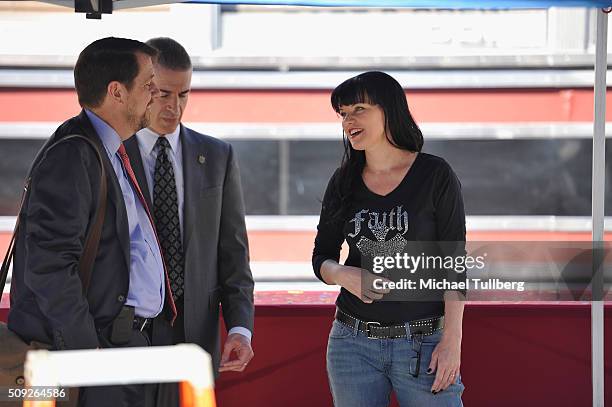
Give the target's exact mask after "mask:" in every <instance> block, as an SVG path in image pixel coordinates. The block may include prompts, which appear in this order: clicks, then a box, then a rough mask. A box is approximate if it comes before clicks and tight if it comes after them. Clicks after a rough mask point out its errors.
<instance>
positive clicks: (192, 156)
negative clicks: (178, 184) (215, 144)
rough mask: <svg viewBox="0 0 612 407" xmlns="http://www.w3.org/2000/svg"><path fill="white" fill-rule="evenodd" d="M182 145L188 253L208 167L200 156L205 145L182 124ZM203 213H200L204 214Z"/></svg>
mask: <svg viewBox="0 0 612 407" xmlns="http://www.w3.org/2000/svg"><path fill="white" fill-rule="evenodd" d="M180 137H181V145H182V153H183V177H184V180H183V182H184V187H185V196H184V201H183V202H184V204H183V207H184V213H183V224H184V228H185V230H184V236H183V251H184V253H187V252H188V250H189V241H190V238H191V235H192V233H193V228H194V224H195V219H196V217H195V214H194V212H195V211H196V210H197V207H198V206H197V202H198V200H199V199H200V190H201V189H202V182H203V174H204V173H205V170H206V168H205V167H203V166H205V165H206V163H205V162H204V163H200V161H199V157H200V156H204V149H203V147H202V146H201V145H200V144H199V143H198V142H197V139H196V138H195V136H194V135H193V134H192V133H191V131H190V130H189V129H187V128H185V127H184V126H183V125H182V124H181V135H180ZM202 215H203V214H200V216H202Z"/></svg>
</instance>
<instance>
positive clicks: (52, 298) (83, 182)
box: [8, 38, 175, 407]
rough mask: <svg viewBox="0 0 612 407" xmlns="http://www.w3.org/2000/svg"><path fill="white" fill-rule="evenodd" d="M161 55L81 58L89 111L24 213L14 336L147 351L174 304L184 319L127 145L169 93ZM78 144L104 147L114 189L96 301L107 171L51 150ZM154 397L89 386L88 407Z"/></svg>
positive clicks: (89, 52) (104, 49)
mask: <svg viewBox="0 0 612 407" xmlns="http://www.w3.org/2000/svg"><path fill="white" fill-rule="evenodd" d="M155 55H156V51H155V50H154V49H153V48H151V47H150V46H148V45H146V44H144V43H141V42H139V41H134V40H128V39H122V38H104V39H101V40H98V41H95V42H93V43H92V44H90V45H88V46H87V47H86V48H85V49H84V50H83V51H82V52H81V54H80V55H79V58H78V60H77V63H76V66H75V69H74V77H75V85H76V91H77V95H78V98H79V103H80V105H81V106H82V107H83V111H82V112H81V113H80V114H79V115H78V116H76V117H73V118H71V119H69V120H67V121H66V122H64V123H63V124H62V125H61V126H60V127H59V128H58V129H57V130H56V131H55V133H54V134H53V135H52V136H51V138H50V140H49V141H48V142H47V143H46V144H45V146H44V147H43V149H42V150H41V152H40V153H39V155H38V156H37V158H36V160H35V162H34V164H33V169H34V170H33V171H32V174H31V177H32V178H31V183H30V190H29V191H28V196H27V198H26V200H25V204H24V207H23V210H22V212H21V213H20V214H19V216H20V222H21V223H20V227H19V233H18V236H17V240H16V241H17V243H16V244H17V249H16V257H15V261H14V269H13V280H12V284H11V309H10V312H9V316H8V326H9V328H10V329H11V330H13V331H14V332H16V333H17V334H19V335H20V336H21V337H22V338H23V339H24V340H26V341H28V342H29V341H38V342H42V343H46V344H50V345H51V346H52V347H53V348H54V349H58V350H63V349H96V348H108V347H123V346H147V345H148V344H149V342H150V338H148V337H147V336H146V333H145V330H144V327H145V326H146V325H147V323H148V322H150V320H151V319H152V318H154V317H155V316H157V315H158V314H159V313H160V312H161V310H162V309H163V308H164V304H165V306H166V307H167V308H169V309H170V310H175V306H174V304H173V302H172V297H171V296H170V295H166V286H167V285H169V281H168V278H167V273H166V271H165V267H164V264H163V258H162V255H161V251H160V247H159V244H158V242H157V238H156V234H155V230H154V226H153V224H152V222H151V221H150V217H149V216H148V213H147V212H148V208H147V207H146V205H145V201H144V199H140V198H139V192H138V191H139V188H138V185H137V184H136V183H135V179H134V177H133V175H132V176H130V173H131V169H130V163H129V160H128V158H127V154H126V153H125V148H124V147H123V145H122V141H124V140H126V139H127V138H129V137H131V136H132V135H133V134H134V132H136V131H138V130H140V129H141V128H143V127H145V126H147V125H148V123H149V117H150V107H151V102H152V99H153V96H155V95H156V94H157V92H158V91H157V88H156V86H155V83H154V82H153V76H154V70H153V63H152V57H154V56H155ZM71 134H79V135H82V136H84V137H86V138H88V139H89V140H91V141H92V142H93V143H94V144H95V145H96V146H97V149H98V151H99V152H100V154H101V157H102V161H103V165H104V168H105V172H106V180H107V185H108V193H107V205H106V212H105V218H104V224H103V228H102V233H101V238H100V243H99V249H98V252H97V256H96V259H95V262H94V265H93V269H92V270H91V277H90V283H89V289H88V291H87V294H86V295H85V294H84V293H83V289H82V286H81V280H80V278H79V272H78V263H79V259H80V257H81V256H82V254H83V246H84V240H85V236H86V235H87V233H88V231H89V230H90V228H91V225H92V224H93V218H94V214H95V211H96V208H97V203H98V197H99V188H100V176H101V172H100V170H101V168H100V164H99V161H98V158H97V155H96V153H95V151H94V150H93V149H92V148H91V146H90V145H89V144H88V143H87V142H84V141H83V140H80V139H71V140H67V141H65V142H62V143H59V144H57V145H56V146H55V147H53V148H51V149H49V147H50V146H51V145H53V144H54V143H56V142H58V141H59V140H61V139H62V138H64V137H66V136H68V135H71ZM132 174H133V173H132ZM119 315H121V316H122V318H118V316H119ZM171 319H172V317H171ZM92 369H95V366H92ZM117 369H121V366H117ZM148 387H149V386H147V387H145V386H143V385H132V386H109V387H89V388H82V389H81V391H80V394H79V405H80V406H87V407H89V406H108V407H117V406H126V407H127V406H144V405H147V404H146V402H148V405H151V402H152V401H153V399H152V397H153V393H152V392H150V394H149V392H148V391H147V388H148ZM147 394H149V398H147Z"/></svg>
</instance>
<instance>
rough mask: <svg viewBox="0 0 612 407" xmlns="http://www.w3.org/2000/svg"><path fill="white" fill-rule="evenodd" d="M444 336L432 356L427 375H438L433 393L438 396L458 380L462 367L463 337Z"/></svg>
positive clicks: (432, 388) (432, 389) (432, 387)
mask: <svg viewBox="0 0 612 407" xmlns="http://www.w3.org/2000/svg"><path fill="white" fill-rule="evenodd" d="M446 333H447V332H444V334H442V339H441V340H440V342H439V343H438V345H436V347H435V349H434V351H433V353H432V355H431V362H430V363H429V369H428V370H427V374H433V373H434V372H435V373H436V379H435V380H434V383H433V386H431V392H432V393H433V394H436V393H438V392H440V391H442V390H445V389H447V388H448V386H450V385H451V384H453V383H454V382H455V380H457V377H458V376H459V366H460V365H461V337H460V336H459V337H458V336H456V335H453V336H446V335H445V334H446Z"/></svg>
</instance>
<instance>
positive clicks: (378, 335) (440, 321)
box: [336, 308, 444, 339]
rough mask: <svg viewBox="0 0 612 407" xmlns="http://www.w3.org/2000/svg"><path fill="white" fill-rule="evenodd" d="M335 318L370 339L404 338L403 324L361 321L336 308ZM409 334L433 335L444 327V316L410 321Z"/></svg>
mask: <svg viewBox="0 0 612 407" xmlns="http://www.w3.org/2000/svg"><path fill="white" fill-rule="evenodd" d="M336 320H337V321H338V322H340V323H341V324H344V325H346V326H348V327H349V328H351V329H355V326H357V329H358V330H359V331H361V332H363V333H364V334H366V336H367V337H368V338H370V339H399V338H406V326H405V325H384V324H381V323H380V322H376V321H362V320H360V319H357V318H355V317H353V316H351V315H349V314H347V313H346V312H344V311H342V310H340V309H338V308H337V309H336ZM408 325H409V327H410V336H414V335H417V334H418V335H419V336H421V337H422V336H428V335H433V334H434V333H436V332H437V331H439V330H440V329H442V328H444V316H440V317H434V318H424V319H417V320H414V321H410V322H409V323H408Z"/></svg>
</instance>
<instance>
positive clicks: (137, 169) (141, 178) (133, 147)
mask: <svg viewBox="0 0 612 407" xmlns="http://www.w3.org/2000/svg"><path fill="white" fill-rule="evenodd" d="M123 144H124V145H125V150H126V151H127V153H128V155H129V156H130V163H131V164H132V169H133V170H134V174H135V175H136V181H138V185H139V186H140V190H141V191H142V193H143V195H144V196H145V201H147V205H148V206H149V210H150V211H151V216H153V212H154V211H153V201H152V199H151V193H150V191H149V183H148V182H147V176H146V175H145V169H144V164H143V162H142V156H141V155H140V148H139V147H138V139H136V136H135V135H134V136H132V137H130V138H129V139H127V140H126V141H125V142H124V143H123Z"/></svg>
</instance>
